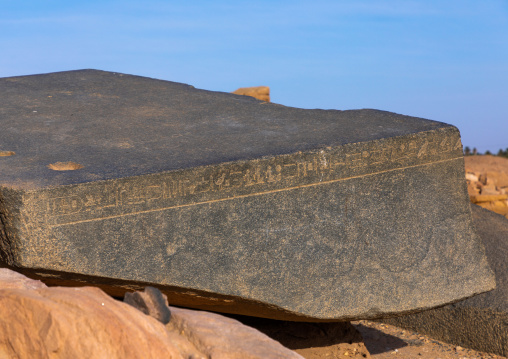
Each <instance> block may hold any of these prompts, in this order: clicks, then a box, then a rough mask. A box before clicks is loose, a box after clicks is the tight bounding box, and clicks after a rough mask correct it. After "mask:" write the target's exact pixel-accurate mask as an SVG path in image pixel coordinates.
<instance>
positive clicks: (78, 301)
mask: <svg viewBox="0 0 508 359" xmlns="http://www.w3.org/2000/svg"><path fill="white" fill-rule="evenodd" d="M171 310H172V311H174V313H175V316H174V320H173V321H172V323H170V324H169V325H167V326H164V325H163V324H161V323H160V322H158V321H157V320H155V319H154V318H152V317H150V316H148V315H145V314H143V313H141V312H140V311H139V310H137V309H135V308H133V307H131V306H130V305H127V304H125V303H122V302H119V301H117V300H114V299H113V298H111V297H109V296H108V295H106V294H105V293H104V292H103V291H101V290H100V289H97V288H93V287H82V288H62V287H50V288H48V287H46V286H45V285H44V284H42V283H41V282H39V281H34V280H31V279H28V278H26V277H24V276H22V275H20V274H18V273H16V272H12V271H10V270H8V269H5V268H0V316H1V318H2V320H0V358H20V359H22V358H27V359H28V358H30V359H34V358H111V359H113V358H122V359H123V358H136V359H138V358H154V359H159V358H174V359H176V358H181V359H189V358H193V359H205V358H223V359H228V358H231V359H233V358H246V359H302V357H301V356H300V355H298V354H297V353H295V352H293V351H291V350H289V349H287V348H285V347H283V346H282V345H281V344H279V343H278V342H276V341H274V340H272V339H270V338H269V337H267V336H266V335H264V334H262V333H260V332H259V331H257V330H255V329H253V328H249V327H247V326H245V325H243V324H241V323H240V322H238V321H236V320H233V319H230V318H226V317H222V316H220V315H217V314H212V313H206V312H196V311H192V310H186V309H180V308H171Z"/></svg>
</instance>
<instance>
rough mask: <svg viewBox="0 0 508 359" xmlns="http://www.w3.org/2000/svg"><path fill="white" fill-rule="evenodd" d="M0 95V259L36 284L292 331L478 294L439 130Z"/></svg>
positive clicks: (104, 79)
mask: <svg viewBox="0 0 508 359" xmlns="http://www.w3.org/2000/svg"><path fill="white" fill-rule="evenodd" d="M0 92H1V93H2V106H1V111H2V112H1V114H0V122H1V123H0V124H1V126H2V129H3V130H2V131H1V132H0V144H1V146H2V148H0V150H2V151H10V152H14V153H15V154H14V155H11V156H3V157H0V215H1V218H2V221H1V223H2V230H1V231H0V233H1V234H0V237H1V241H0V245H1V247H0V248H1V250H0V253H1V256H2V259H3V261H5V262H7V264H9V265H10V266H13V267H16V268H18V270H23V271H25V272H26V273H30V275H32V276H34V275H39V276H46V279H45V281H46V282H49V281H51V280H59V281H61V282H62V281H64V280H65V281H71V282H72V281H74V282H72V283H74V284H76V283H77V282H79V281H83V280H85V281H87V282H88V283H94V284H96V285H100V286H101V288H104V289H106V290H108V291H109V293H111V294H115V295H123V293H124V292H125V290H126V289H129V290H132V289H142V288H143V287H145V286H147V285H150V286H154V287H157V288H159V289H160V290H161V291H163V292H164V293H165V294H167V295H168V299H169V301H170V304H174V305H181V306H187V307H195V308H201V309H208V310H213V311H222V312H228V313H237V314H248V315H256V316H263V317H271V318H278V319H293V320H295V319H296V320H309V321H319V320H344V321H347V320H351V319H354V318H377V317H382V316H385V315H391V314H395V313H404V312H412V311H417V310H421V309H426V308H431V307H434V306H437V305H442V304H446V303H449V302H452V301H456V300H459V299H461V298H464V297H468V296H471V295H474V294H476V293H480V292H483V291H485V290H488V289H491V288H492V287H493V285H494V278H493V276H492V273H491V271H490V270H489V268H488V265H487V261H486V258H485V256H484V252H483V251H484V250H483V247H482V245H481V243H480V241H479V240H478V238H477V237H476V235H475V233H474V231H473V227H472V223H471V218H470V216H471V215H470V210H469V204H468V196H467V192H466V185H465V182H464V164H463V158H462V146H461V143H460V137H459V133H458V130H457V129H456V128H455V127H453V126H450V125H447V124H444V123H439V122H434V121H428V120H424V119H419V118H414V117H408V116H402V115H397V114H393V113H388V112H383V111H376V110H358V111H323V110H302V109H296V108H289V107H284V106H281V105H276V104H271V103H263V102H259V101H256V100H253V99H250V98H248V97H241V96H236V95H232V94H226V93H217V92H209V91H203V90H197V89H194V88H193V87H191V86H187V85H183V84H177V83H172V82H167V81H159V80H154V79H149V78H143V77H136V76H130V75H123V74H117V73H109V72H102V71H95V70H82V71H71V72H62V73H53V74H45V75H36V76H26V77H14V78H4V79H0ZM50 165H52V166H50ZM51 167H53V168H54V169H51ZM55 169H58V170H55ZM71 282H68V283H71Z"/></svg>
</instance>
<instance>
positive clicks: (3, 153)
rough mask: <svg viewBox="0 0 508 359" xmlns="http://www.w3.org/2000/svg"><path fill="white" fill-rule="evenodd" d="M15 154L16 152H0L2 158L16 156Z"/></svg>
mask: <svg viewBox="0 0 508 359" xmlns="http://www.w3.org/2000/svg"><path fill="white" fill-rule="evenodd" d="M15 154H16V152H14V151H0V157H7V156H14V155H15Z"/></svg>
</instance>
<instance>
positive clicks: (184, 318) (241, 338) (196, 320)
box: [168, 307, 302, 359]
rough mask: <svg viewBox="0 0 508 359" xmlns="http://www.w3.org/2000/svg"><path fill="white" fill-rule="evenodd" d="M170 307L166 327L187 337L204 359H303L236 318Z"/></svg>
mask: <svg viewBox="0 0 508 359" xmlns="http://www.w3.org/2000/svg"><path fill="white" fill-rule="evenodd" d="M170 308H171V314H172V317H171V321H170V322H169V324H168V328H169V329H170V330H173V331H175V332H176V333H180V334H181V335H182V336H184V337H185V338H187V339H188V340H189V341H190V342H192V343H193V344H194V345H195V346H196V348H197V349H198V350H201V351H202V352H205V353H206V354H207V355H208V356H207V358H221V359H236V358H242V359H254V358H294V359H297V358H302V357H301V356H300V355H298V354H297V353H295V352H293V351H291V350H289V349H287V348H285V347H283V346H282V345H279V346H278V347H277V346H275V345H274V343H277V342H275V341H274V340H272V339H270V338H269V337H268V336H266V335H264V334H261V333H260V332H259V331H258V330H256V329H254V328H251V327H249V326H246V325H243V324H242V323H240V322H239V321H237V320H235V319H231V318H227V317H225V316H222V315H219V314H215V313H210V312H204V311H196V310H187V309H181V308H176V307H170ZM275 339H276V340H278V338H275ZM277 344H278V343H277Z"/></svg>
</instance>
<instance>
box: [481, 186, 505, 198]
mask: <svg viewBox="0 0 508 359" xmlns="http://www.w3.org/2000/svg"><path fill="white" fill-rule="evenodd" d="M480 193H481V195H483V196H485V195H486V196H490V195H492V196H496V195H499V194H500V193H499V191H498V190H497V189H496V186H494V185H492V184H488V185H485V186H483V187H482V189H481V192H480Z"/></svg>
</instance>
